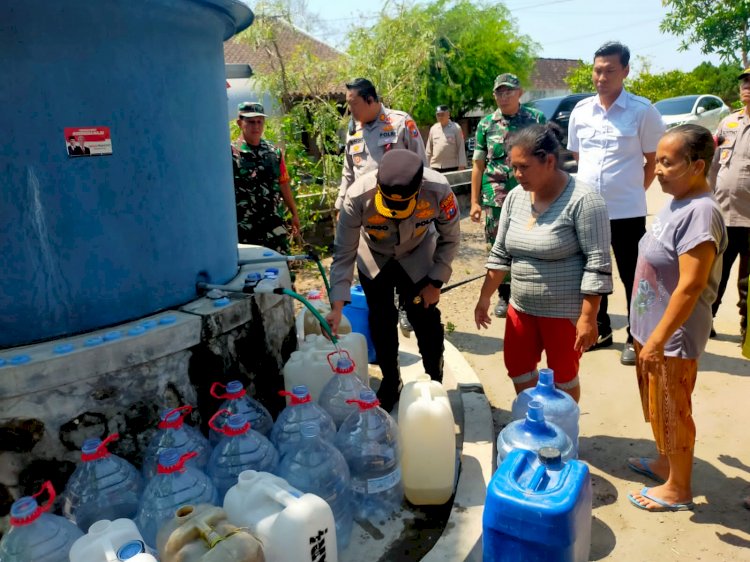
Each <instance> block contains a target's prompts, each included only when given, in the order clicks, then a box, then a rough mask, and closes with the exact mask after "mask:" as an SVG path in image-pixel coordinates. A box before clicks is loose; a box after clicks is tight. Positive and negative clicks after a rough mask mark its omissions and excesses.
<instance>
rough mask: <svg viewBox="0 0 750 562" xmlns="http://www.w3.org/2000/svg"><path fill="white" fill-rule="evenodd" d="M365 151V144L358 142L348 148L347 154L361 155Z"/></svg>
mask: <svg viewBox="0 0 750 562" xmlns="http://www.w3.org/2000/svg"><path fill="white" fill-rule="evenodd" d="M364 150H365V143H363V142H358V143H355V144H352V145H350V146H349V154H361V153H362V152H364Z"/></svg>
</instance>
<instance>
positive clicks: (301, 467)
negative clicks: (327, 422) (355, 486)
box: [277, 423, 353, 552]
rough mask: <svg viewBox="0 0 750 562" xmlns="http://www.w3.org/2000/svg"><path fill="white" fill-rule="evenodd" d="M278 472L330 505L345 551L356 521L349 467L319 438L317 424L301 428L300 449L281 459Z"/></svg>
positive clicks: (296, 486) (337, 541) (341, 545)
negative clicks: (354, 519)
mask: <svg viewBox="0 0 750 562" xmlns="http://www.w3.org/2000/svg"><path fill="white" fill-rule="evenodd" d="M277 472H278V475H279V476H281V477H282V478H284V479H285V480H286V481H287V482H288V483H289V484H291V485H292V486H294V487H295V488H297V489H298V490H300V491H302V492H306V493H308V494H315V495H316V496H319V497H321V498H323V499H324V500H326V501H327V502H328V505H329V506H331V511H333V517H334V519H335V520H336V544H337V545H338V549H339V552H341V551H342V550H343V549H345V548H346V547H347V546H348V545H349V539H350V538H351V534H352V521H353V518H352V515H353V510H352V499H351V487H350V476H349V466H348V465H347V464H346V459H344V456H343V455H342V454H341V452H340V451H339V450H338V449H337V448H336V447H334V446H333V445H332V444H331V443H328V442H327V441H325V440H323V439H321V438H320V429H319V428H318V426H317V424H314V423H306V424H303V425H302V441H301V443H300V445H299V448H298V449H297V450H295V451H291V452H289V453H287V454H286V455H284V456H283V457H282V459H281V462H280V463H279V469H278V471H277Z"/></svg>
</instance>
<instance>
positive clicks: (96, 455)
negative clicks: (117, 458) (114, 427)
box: [81, 433, 120, 462]
mask: <svg viewBox="0 0 750 562" xmlns="http://www.w3.org/2000/svg"><path fill="white" fill-rule="evenodd" d="M119 438H120V434H119V433H113V434H112V435H110V436H109V437H105V438H104V440H102V442H101V443H99V445H98V446H97V448H96V451H94V452H93V453H84V452H81V461H82V462H89V461H95V460H99V459H103V458H104V457H108V456H109V450H107V445H109V444H110V443H112V441H117V440H118V439H119Z"/></svg>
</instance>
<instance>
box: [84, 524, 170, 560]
mask: <svg viewBox="0 0 750 562" xmlns="http://www.w3.org/2000/svg"><path fill="white" fill-rule="evenodd" d="M115 560H128V561H129V562H135V561H136V560H140V561H143V562H146V561H149V562H156V558H154V557H153V556H152V555H151V552H149V549H148V547H147V546H146V545H145V543H144V542H143V537H142V536H141V533H140V532H139V531H138V527H136V526H135V523H134V522H133V521H131V520H130V519H115V520H114V521H109V520H107V519H104V520H102V521H97V522H96V523H94V524H93V525H91V527H89V532H88V533H86V534H85V535H84V536H82V537H81V538H80V539H78V540H77V541H76V542H74V543H73V546H72V548H71V549H70V562H110V561H115Z"/></svg>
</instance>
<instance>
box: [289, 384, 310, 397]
mask: <svg viewBox="0 0 750 562" xmlns="http://www.w3.org/2000/svg"><path fill="white" fill-rule="evenodd" d="M309 392H310V391H309V390H308V388H307V385H304V384H298V385H297V386H295V387H293V388H292V394H294V395H295V396H298V397H299V398H304V397H305V396H307V394H308V393H309Z"/></svg>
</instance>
